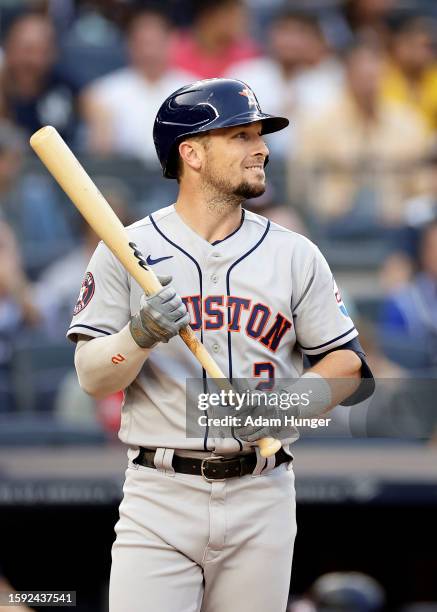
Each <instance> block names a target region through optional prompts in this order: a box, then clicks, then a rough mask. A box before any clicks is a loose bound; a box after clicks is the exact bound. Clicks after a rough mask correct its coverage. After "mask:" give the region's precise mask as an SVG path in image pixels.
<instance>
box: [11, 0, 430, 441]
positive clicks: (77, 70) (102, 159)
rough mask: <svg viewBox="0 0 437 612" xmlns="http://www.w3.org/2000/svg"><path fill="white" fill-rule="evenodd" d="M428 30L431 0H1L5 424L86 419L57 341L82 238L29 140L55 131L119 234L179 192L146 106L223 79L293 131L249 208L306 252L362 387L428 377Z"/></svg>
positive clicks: (67, 314) (274, 154) (108, 415)
mask: <svg viewBox="0 0 437 612" xmlns="http://www.w3.org/2000/svg"><path fill="white" fill-rule="evenodd" d="M436 24H437V5H436V3H435V2H434V0H405V1H403V2H397V1H396V0H343V1H341V0H301V1H292V0H288V1H287V0H246V1H244V0H177V1H176V0H167V2H162V1H161V2H159V3H158V2H146V1H143V2H138V1H137V2H135V1H134V0H131V1H130V2H129V1H128V0H125V1H122V0H106V1H103V0H100V1H99V0H86V1H85V0H83V1H80V0H76V1H74V0H64V1H63V2H61V3H60V2H56V0H27V1H26V0H17V1H16V2H14V3H11V2H6V1H2V0H0V45H1V53H0V413H1V412H11V411H24V412H26V411H39V412H45V413H55V414H58V415H59V416H60V418H64V419H66V420H73V421H74V420H77V419H79V420H80V419H82V420H83V419H88V418H89V421H90V422H93V421H95V418H96V417H95V414H96V407H95V405H94V402H93V401H91V400H90V398H86V397H83V396H81V394H80V391H79V390H77V388H76V387H75V382H74V375H72V373H71V371H70V370H71V364H72V351H73V347H72V346H69V345H68V343H67V341H66V340H64V334H65V331H66V328H67V327H68V325H69V322H70V319H71V312H72V309H73V306H74V303H75V301H76V298H77V294H78V291H79V288H80V284H81V280H82V276H83V273H84V270H85V267H86V263H87V261H88V259H89V257H90V254H91V253H92V251H93V249H94V248H95V245H96V242H97V237H96V236H95V235H94V234H93V233H92V232H91V230H90V229H89V228H88V227H87V225H86V224H85V223H84V222H82V221H81V219H80V218H79V217H78V214H77V213H76V212H75V210H74V208H73V207H72V206H71V205H69V204H68V203H67V201H66V197H65V196H64V195H63V194H62V193H61V191H60V190H59V189H58V187H57V186H55V185H54V183H53V181H52V180H51V179H50V177H49V176H48V174H47V172H46V171H45V170H44V169H43V168H42V166H41V164H40V163H39V162H38V160H36V158H35V156H33V155H32V153H31V151H30V149H29V146H28V138H29V136H30V135H31V134H32V133H33V132H34V131H36V130H37V129H38V128H40V127H42V126H43V125H46V124H50V125H54V126H55V127H56V128H57V129H58V131H59V132H60V133H61V134H62V135H63V137H64V138H65V139H66V140H67V142H68V143H69V144H70V146H71V147H72V148H73V149H74V150H75V151H76V152H77V153H78V155H79V157H80V158H81V160H82V161H83V163H84V165H85V167H86V168H87V170H89V171H90V173H91V175H92V176H93V177H94V179H95V181H96V183H97V184H98V186H99V187H100V189H101V190H102V192H103V193H104V195H105V197H106V198H107V199H108V200H109V202H110V203H111V205H112V206H113V207H114V209H115V210H116V212H117V214H118V215H119V216H120V218H121V219H122V220H123V222H124V223H125V224H127V223H130V222H131V221H133V220H135V219H137V218H139V217H143V216H145V215H147V214H148V213H149V212H151V211H153V210H156V209H157V208H160V207H162V206H166V205H168V204H170V203H171V202H172V201H173V197H174V195H175V186H174V185H173V183H172V182H171V181H166V180H164V179H163V178H162V177H161V174H160V168H159V165H158V162H157V159H156V154H155V150H154V145H153V140H152V136H151V133H152V125H153V120H154V117H155V114H156V111H157V109H158V107H159V105H160V103H161V102H162V101H163V99H164V98H165V97H166V96H167V95H168V94H169V93H171V92H172V91H174V90H175V89H177V88H178V87H180V86H182V85H184V84H186V83H189V82H192V81H195V80H197V79H199V78H209V77H218V76H227V77H232V78H238V79H241V80H243V81H245V82H247V83H248V84H249V85H250V86H251V87H252V88H253V89H254V90H255V93H256V94H257V96H258V98H259V101H260V103H261V106H262V108H263V109H264V110H265V111H266V112H271V113H277V114H280V115H285V116H287V117H288V118H289V119H290V122H291V126H290V128H289V129H288V130H285V131H283V132H280V133H279V134H274V135H271V136H270V137H269V138H268V146H269V148H270V151H271V163H270V165H269V168H268V180H269V184H268V188H267V191H266V193H265V194H264V195H263V196H261V197H260V198H258V199H256V200H253V201H250V202H247V207H248V208H251V209H252V210H254V211H256V212H259V213H260V214H263V215H266V216H268V217H269V218H271V219H272V220H274V221H277V222H279V223H281V224H282V225H285V226H287V227H289V228H290V229H292V230H295V231H298V232H301V233H304V234H306V235H307V236H308V237H310V238H312V239H313V240H314V241H315V242H316V243H317V244H318V245H319V246H320V248H321V249H322V251H323V252H324V253H325V255H326V256H327V259H328V261H329V262H330V264H331V267H332V268H333V269H334V272H335V274H336V277H337V282H338V283H339V285H340V286H341V287H342V288H343V291H344V300H345V302H346V303H347V304H348V309H349V310H350V311H351V312H352V313H353V317H354V319H355V320H356V322H357V325H358V327H359V328H361V330H362V333H361V340H362V344H363V345H364V347H365V349H366V350H367V352H368V356H369V361H370V364H371V367H373V369H374V373H375V376H377V377H388V378H389V377H392V378H396V377H408V376H409V377H431V378H432V377H436V373H437V25H436ZM436 378H437V377H436ZM119 404H120V397H116V398H109V400H108V401H107V402H103V404H102V405H101V406H99V407H98V411H97V413H98V415H99V417H98V418H99V422H100V423H102V424H103V427H104V428H106V429H108V430H110V431H114V430H115V429H116V428H117V422H118V421H117V418H118V417H117V414H118V409H119ZM78 406H82V407H83V408H82V409H80V408H78ZM86 415H88V416H86Z"/></svg>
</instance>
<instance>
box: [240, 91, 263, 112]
mask: <svg viewBox="0 0 437 612" xmlns="http://www.w3.org/2000/svg"><path fill="white" fill-rule="evenodd" d="M238 93H239V94H240V96H245V97H246V98H247V103H248V104H249V108H252V106H255V107H256V106H258V105H257V103H256V98H255V94H254V93H253V91H252V90H251V89H249V88H248V87H245V88H244V89H243V90H241V91H239V92H238Z"/></svg>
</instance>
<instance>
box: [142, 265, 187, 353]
mask: <svg viewBox="0 0 437 612" xmlns="http://www.w3.org/2000/svg"><path fill="white" fill-rule="evenodd" d="M158 279H159V282H160V283H161V285H162V286H163V287H162V289H160V290H159V291H158V292H157V293H155V294H153V295H150V296H146V295H143V296H142V297H141V302H140V310H139V312H138V313H137V314H136V315H134V316H133V317H132V318H131V321H130V332H131V334H132V337H133V339H134V340H135V342H136V343H137V344H138V346H140V347H141V348H153V347H154V346H156V345H157V344H158V342H168V341H169V340H170V338H173V336H176V335H177V334H178V333H179V331H180V330H181V329H182V328H183V327H186V326H187V325H188V324H189V323H190V315H189V314H188V312H187V308H186V306H185V304H184V303H183V301H182V299H181V297H180V296H179V295H177V293H176V291H175V289H174V288H173V287H172V286H171V285H170V283H171V281H172V280H173V277H172V276H158Z"/></svg>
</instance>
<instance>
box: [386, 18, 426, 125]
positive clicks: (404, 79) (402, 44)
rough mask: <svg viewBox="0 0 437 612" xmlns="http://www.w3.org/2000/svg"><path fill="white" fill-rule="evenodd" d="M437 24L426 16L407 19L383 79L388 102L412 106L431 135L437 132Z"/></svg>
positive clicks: (399, 33) (394, 37) (392, 50)
mask: <svg viewBox="0 0 437 612" xmlns="http://www.w3.org/2000/svg"><path fill="white" fill-rule="evenodd" d="M436 30H437V23H436V22H435V21H432V20H431V19H426V18H425V17H415V18H413V19H408V20H406V21H405V22H404V23H403V24H402V25H401V26H400V27H399V29H398V31H397V32H395V34H394V36H393V42H392V45H391V56H390V62H389V65H388V67H387V71H386V74H385V77H384V80H383V95H384V96H385V98H386V99H387V100H393V101H395V102H401V103H403V104H408V105H409V106H410V107H411V108H413V109H414V110H415V111H416V112H418V113H419V114H420V115H421V116H422V117H423V120H424V121H425V123H426V125H427V126H428V128H429V130H430V131H431V132H436V131H437V59H436V53H435V46H434V42H435V35H436Z"/></svg>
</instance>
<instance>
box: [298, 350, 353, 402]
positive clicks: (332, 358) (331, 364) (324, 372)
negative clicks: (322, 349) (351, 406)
mask: <svg viewBox="0 0 437 612" xmlns="http://www.w3.org/2000/svg"><path fill="white" fill-rule="evenodd" d="M307 372H313V373H315V374H318V375H319V376H321V377H322V378H323V379H325V380H326V382H327V383H328V384H329V387H330V390H331V401H330V403H329V406H327V407H326V409H325V410H324V412H326V411H328V410H330V409H331V408H333V407H334V406H337V405H338V404H340V403H341V402H342V401H343V400H345V399H346V398H347V397H350V396H351V395H352V394H353V393H354V391H356V390H357V389H358V387H359V385H360V380H361V359H360V358H359V357H358V355H357V354H356V353H354V352H353V351H350V350H338V351H333V352H332V353H328V355H326V356H325V357H324V358H323V359H321V360H320V361H319V362H318V363H316V364H315V365H314V366H313V367H312V368H311V369H310V370H307Z"/></svg>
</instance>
